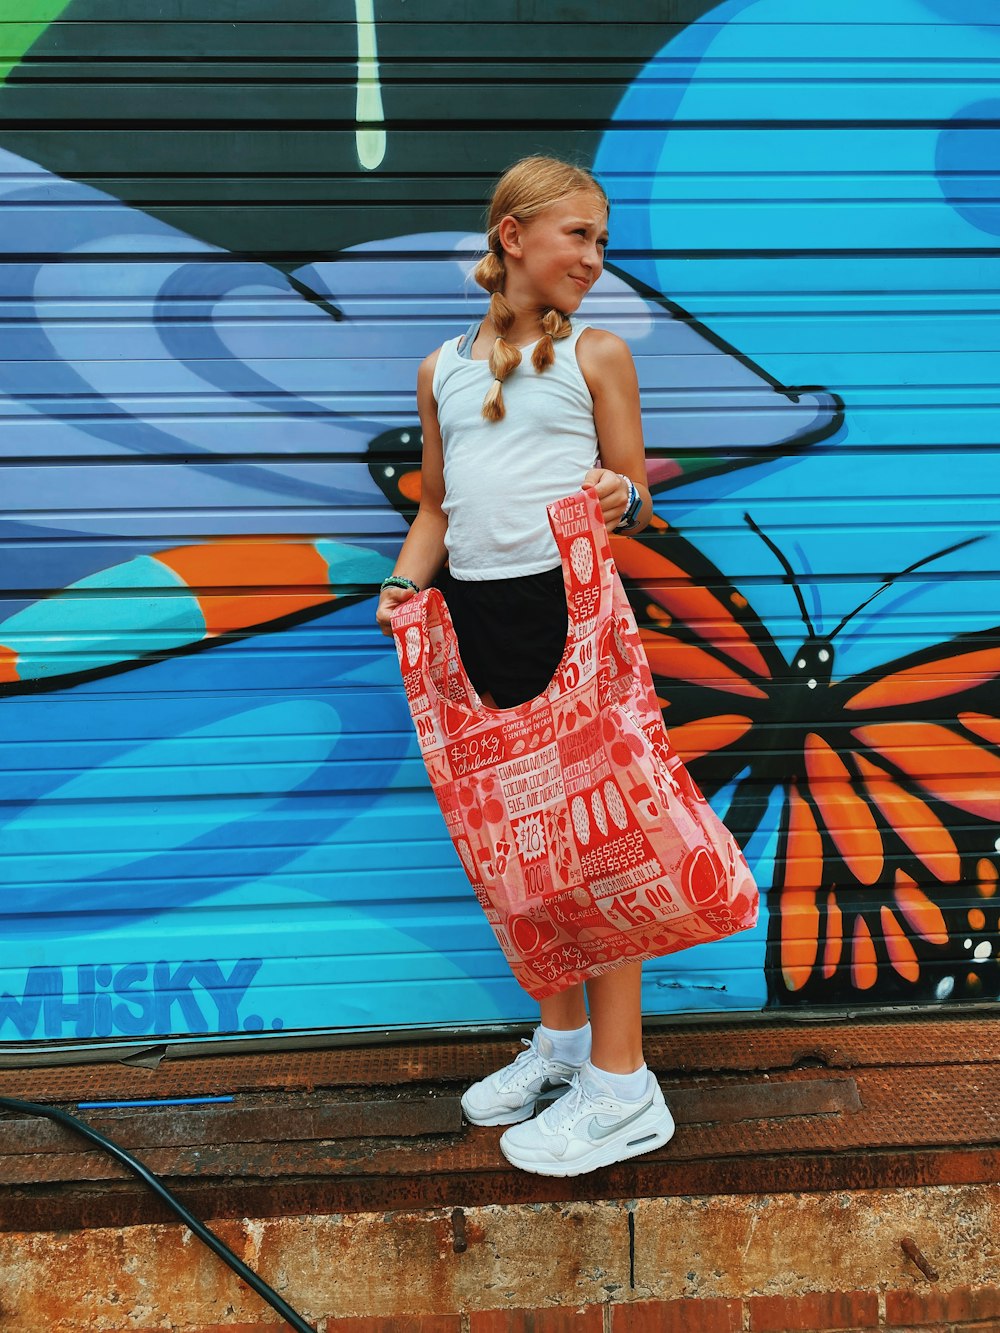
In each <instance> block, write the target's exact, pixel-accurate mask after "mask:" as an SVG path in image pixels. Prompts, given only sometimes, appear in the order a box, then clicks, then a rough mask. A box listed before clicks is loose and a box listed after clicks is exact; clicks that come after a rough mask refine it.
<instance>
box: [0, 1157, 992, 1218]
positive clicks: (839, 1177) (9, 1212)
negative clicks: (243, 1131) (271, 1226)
mask: <svg viewBox="0 0 1000 1333" xmlns="http://www.w3.org/2000/svg"><path fill="white" fill-rule="evenodd" d="M998 1179H1000V1149H979V1148H945V1149H927V1150H922V1151H919V1152H914V1151H904V1152H898V1151H885V1150H880V1151H872V1150H862V1151H857V1152H850V1153H805V1154H787V1153H783V1154H780V1155H775V1156H769V1157H746V1156H740V1157H733V1158H721V1159H717V1160H715V1161H710V1162H706V1161H682V1162H671V1161H669V1160H663V1161H660V1160H653V1159H645V1160H644V1159H642V1158H636V1159H634V1160H633V1161H631V1162H626V1163H622V1164H621V1165H619V1166H615V1167H608V1168H605V1169H604V1170H602V1171H595V1172H593V1173H591V1174H590V1175H587V1176H579V1177H575V1178H570V1179H566V1180H560V1179H553V1178H550V1177H546V1176H536V1175H531V1174H528V1173H526V1172H520V1171H514V1170H511V1169H503V1168H498V1169H497V1170H495V1171H477V1172H469V1173H456V1174H450V1175H448V1174H435V1175H433V1176H426V1175H422V1176H419V1177H415V1176H409V1177H407V1176H384V1177H377V1178H372V1177H371V1176H366V1177H364V1178H358V1177H329V1176H325V1177H323V1178H322V1179H318V1178H316V1179H310V1178H292V1179H288V1178H286V1179H283V1180H281V1181H270V1182H267V1181H252V1182H238V1181H228V1182H220V1181H219V1180H217V1179H213V1180H208V1181H191V1180H189V1179H187V1180H182V1181H173V1180H171V1181H168V1182H167V1183H168V1184H169V1186H170V1188H171V1190H172V1191H173V1192H174V1193H175V1194H176V1195H177V1197H178V1198H179V1199H180V1200H181V1202H182V1203H184V1205H185V1206H186V1207H188V1208H189V1209H190V1210H191V1211H192V1212H193V1213H195V1214H196V1215H198V1216H200V1217H203V1218H205V1219H209V1220H210V1219H221V1218H239V1217H250V1218H259V1217H261V1218H262V1217H288V1216H294V1215H304V1216H309V1215H317V1216H326V1215H329V1214H332V1213H359V1212H384V1211H414V1210H419V1211H424V1210H427V1209H444V1210H448V1211H449V1212H450V1211H451V1210H452V1209H455V1208H463V1209H465V1208H474V1207H479V1206H483V1205H487V1204H501V1205H505V1204H510V1205H516V1204H525V1203H567V1202H573V1201H578V1202H601V1201H605V1200H615V1199H635V1198H656V1197H682V1196H705V1195H723V1196H724V1195H734V1194H735V1195H742V1194H783V1193H815V1192H826V1191H830V1190H869V1189H902V1188H913V1187H915V1186H936V1185H988V1184H996V1182H997V1180H998ZM174 1220H175V1219H174V1218H173V1215H172V1214H171V1213H170V1212H169V1210H168V1209H167V1208H166V1207H165V1205H163V1204H162V1203H160V1201H159V1200H158V1199H157V1198H156V1197H155V1196H154V1195H152V1194H151V1193H149V1192H148V1191H147V1190H144V1189H142V1188H141V1187H139V1186H138V1185H135V1184H133V1183H131V1182H126V1181H123V1182H120V1183H118V1182H115V1183H114V1184H113V1185H112V1184H110V1183H108V1184H101V1185H99V1186H97V1187H95V1186H91V1185H87V1184H85V1183H81V1184H76V1185H61V1186H55V1187H45V1186H38V1187H24V1188H18V1189H8V1190H4V1191H3V1193H2V1194H0V1231H5V1232H15V1231H33V1232H38V1231H57V1230H58V1231H77V1230H82V1229H85V1228H92V1227H126V1226H139V1225H144V1224H149V1223H166V1222H171V1221H174Z"/></svg>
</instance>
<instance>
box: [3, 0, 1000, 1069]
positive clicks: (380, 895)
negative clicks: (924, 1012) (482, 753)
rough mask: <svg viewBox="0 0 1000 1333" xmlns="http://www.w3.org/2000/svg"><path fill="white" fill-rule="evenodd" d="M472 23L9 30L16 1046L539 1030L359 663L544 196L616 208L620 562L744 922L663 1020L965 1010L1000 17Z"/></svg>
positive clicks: (985, 867)
mask: <svg viewBox="0 0 1000 1333" xmlns="http://www.w3.org/2000/svg"><path fill="white" fill-rule="evenodd" d="M486 10H487V7H483V6H480V5H474V4H472V3H470V2H469V0H425V3H424V4H423V5H421V6H415V5H413V4H412V3H407V0H355V3H354V5H353V7H352V5H351V3H350V0H287V2H286V3H285V4H284V5H282V6H281V7H280V9H276V8H275V6H274V5H271V4H265V3H263V0H239V2H238V3H237V2H236V0H183V2H182V0H155V2H154V0H69V3H58V0H52V2H51V3H49V2H48V0H10V2H9V3H8V4H7V5H6V6H5V7H4V12H3V15H2V21H0V34H2V38H0V40H2V49H0V76H2V77H3V80H4V82H3V84H2V86H0V127H2V128H0V190H2V209H0V250H2V263H0V340H2V341H0V783H2V792H0V912H2V922H0V1043H3V1044H8V1045H9V1044H13V1043H19V1042H26V1041H36V1042H38V1041H44V1040H54V1039H55V1040H68V1039H94V1038H103V1037H110V1038H116V1037H117V1038H128V1039H132V1038H142V1037H144V1036H147V1035H151V1034H168V1033H169V1034H204V1033H215V1032H223V1033H253V1032H258V1033H259V1032H265V1033H271V1032H295V1031H300V1030H303V1029H331V1028H333V1029H358V1030H363V1029H366V1028H385V1027H394V1026H413V1025H416V1026H430V1025H434V1024H453V1023H481V1022H497V1021H504V1020H519V1019H524V1018H526V1017H529V1016H530V1015H531V1005H530V1002H529V1001H528V1000H527V998H526V997H525V996H524V995H523V994H522V993H521V992H520V991H519V990H518V988H517V987H516V985H515V984H514V982H513V981H512V980H511V978H510V976H509V974H508V973H507V970H506V965H505V964H504V962H503V959H502V957H501V955H500V953H499V951H498V950H497V948H496V946H495V944H494V942H493V937H492V934H491V932H490V930H489V927H488V926H487V924H486V922H485V920H484V919H483V918H482V917H481V914H480V912H479V908H478V906H477V904H476V902H475V900H474V899H473V897H472V895H471V893H470V891H469V889H468V885H467V882H466V880H465V877H464V874H463V872H462V870H461V868H460V867H459V865H458V864H457V862H456V861H455V859H454V856H453V853H452V851H451V846H450V843H449V840H448V838H447V836H446V834H445V831H444V827H443V824H442V822H441V817H440V815H439V813H438V810H437V806H436V804H435V802H434V800H433V797H432V795H431V792H430V790H429V788H428V785H427V782H426V778H425V775H424V771H423V767H422V764H421V761H420V759H419V756H418V752H417V748H416V745H415V742H414V738H413V736H412V733H411V727H410V722H409V717H408V713H407V710H406V705H405V700H404V697H403V693H402V690H401V687H400V684H399V679H398V668H397V664H396V658H395V654H394V651H393V648H392V646H391V644H390V643H389V642H388V641H387V640H385V639H384V638H382V636H381V635H380V634H379V633H378V632H377V631H376V628H375V625H374V620H373V614H374V604H375V596H374V594H375V590H376V588H377V585H378V582H379V581H380V579H381V578H382V576H383V575H384V574H385V573H386V572H388V570H389V569H390V568H391V564H392V561H393V558H394V553H395V551H396V550H397V549H398V546H399V543H400V541H401V539H402V536H403V534H404V533H405V531H406V525H407V522H408V520H409V519H410V518H411V517H412V514H413V511H414V501H415V496H416V494H417V487H418V484H419V478H418V467H419V449H420V438H419V426H418V423H417V416H416V408H415V392H414V389H415V375H416V367H417V365H418V363H419V361H420V360H421V358H422V357H423V356H424V355H425V354H426V353H427V352H428V351H430V350H431V349H432V348H434V347H435V346H437V345H438V344H439V343H440V342H441V341H442V340H443V339H445V338H447V337H450V336H453V335H454V334H456V333H458V332H460V331H462V330H463V329H464V328H466V327H467V326H468V324H469V323H470V322H471V321H472V320H473V319H474V318H476V317H477V315H478V314H479V312H480V311H481V310H482V308H483V304H484V302H483V299H482V294H481V293H478V289H476V288H475V287H474V286H473V285H471V284H470V282H469V277H468V275H469V272H470V270H471V267H472V266H473V263H474V261H475V258H476V255H477V252H478V248H479V243H480V237H479V228H480V226H481V217H482V202H483V200H484V198H485V196H486V194H487V192H488V189H489V185H490V181H491V180H492V179H493V178H495V176H496V175H497V174H498V173H499V172H500V171H501V170H502V169H503V168H504V167H505V166H506V165H508V164H509V162H511V161H512V160H514V159H515V158H516V157H518V156H521V155H523V154H524V153H526V152H531V151H548V152H555V153H558V154H560V155H564V156H566V155H569V156H572V157H574V158H575V159H577V160H579V161H581V162H584V163H586V164H588V165H592V166H593V167H594V168H595V170H596V171H597V173H598V174H599V176H600V177H601V180H602V181H603V183H604V184H605V186H606V188H607V190H608V193H609V195H610V196H611V199H612V215H611V233H612V239H611V247H610V251H609V263H608V268H607V271H606V273H605V275H604V277H603V278H602V279H601V281H600V283H599V285H598V287H597V288H596V289H595V291H594V292H593V293H592V294H591V296H590V297H588V303H587V305H586V306H585V308H584V310H583V311H582V314H583V316H584V317H585V318H586V319H588V321H590V322H593V323H597V324H602V325H605V326H607V327H609V328H612V329H614V330H615V331H616V332H618V333H620V334H621V336H623V337H624V338H626V339H627V340H628V342H629V343H630V345H631V347H632V349H633V352H634V353H635V357H636V363H637V366H638V368H639V377H640V384H641V389H642V396H643V407H644V420H645V431H646V441H647V449H648V458H649V473H650V479H651V482H652V484H653V489H654V496H655V506H656V515H657V517H656V520H655V522H654V524H653V526H652V527H651V528H650V529H649V530H648V531H647V532H645V533H643V534H642V536H641V537H640V538H638V539H625V538H615V539H614V545H615V553H616V557H617V559H618V562H619V567H620V569H621V572H622V574H623V577H624V580H625V582H626V586H627V588H628V591H629V594H630V597H631V598H632V600H633V603H634V605H635V608H636V611H637V613H638V615H639V619H640V623H641V624H642V625H643V627H644V631H645V636H646V641H647V647H648V651H649V656H650V661H651V665H652V667H653V670H654V674H655V676H656V680H657V687H658V690H659V692H660V697H661V699H662V703H663V708H664V716H665V719H666V721H667V725H668V726H669V727H670V729H671V732H672V735H673V738H674V741H675V744H676V745H677V747H678V749H679V751H680V752H681V754H682V755H683V756H684V757H685V758H686V760H687V761H688V763H689V765H690V768H691V771H692V773H693V775H694V776H695V778H696V779H697V781H698V782H699V783H700V784H701V785H702V786H703V788H704V790H705V791H706V793H707V794H709V795H710V797H711V799H712V801H713V804H714V805H715V807H716V809H717V810H718V811H719V813H720V814H721V815H722V816H723V817H724V818H725V819H726V820H727V822H728V823H729V825H730V827H732V828H733V830H734V831H735V832H736V833H737V834H738V836H739V839H740V842H741V843H742V845H743V846H744V847H745V849H746V853H747V856H748V859H749V860H750V862H751V865H752V866H753V868H754V869H755V872H756V874H757V878H758V880H759V882H760V884H761V886H762V888H763V889H765V890H766V893H765V901H764V905H763V910H762V912H761V919H760V924H759V926H758V928H757V929H756V931H755V932H752V933H748V934H746V935H743V936H740V937H737V938H735V939H732V940H729V941H727V942H726V943H725V944H722V945H717V946H705V947H702V948H699V949H694V950H691V951H688V952H686V953H683V954H676V955H673V956H671V957H670V958H667V959H664V960H662V961H661V962H658V963H656V964H652V965H649V966H648V967H647V969H646V990H645V1004H646V1008H647V1011H648V1012H649V1013H651V1014H658V1013H662V1014H666V1013H672V1012H692V1011H706V1010H742V1011H747V1010H750V1011H754V1010H757V1011H759V1010H762V1009H764V1008H767V1007H772V1008H773V1007H780V1006H795V1007H800V1006H833V1007H835V1008H839V1009H844V1008H848V1009H852V1010H853V1009H857V1008H860V1007H863V1006H882V1005H893V1004H908V1005H910V1004H920V1005H926V1006H929V1007H930V1006H938V1005H941V1004H944V1003H956V1002H960V1001H965V1002H984V1001H985V1002H990V1001H996V999H997V998H998V993H1000V974H998V965H997V950H998V944H1000V930H998V913H1000V902H998V899H997V895H996V888H997V880H998V873H1000V872H998V867H1000V840H998V834H1000V829H998V822H1000V685H998V675H1000V629H998V626H1000V541H998V523H997V515H998V512H1000V510H998V504H997V500H998V498H1000V496H998V492H1000V462H998V439H997V437H998V429H997V422H998V398H1000V386H998V380H1000V358H998V357H997V354H996V352H997V349H996V331H997V328H998V310H997V306H998V301H1000V298H998V295H997V293H998V291H1000V252H998V247H997V235H998V232H1000V152H998V148H1000V128H998V127H1000V99H998V97H997V91H996V90H997V72H998V69H1000V24H998V18H997V14H996V11H995V6H994V5H992V3H990V2H989V0H864V2H863V3H862V0H810V3H809V4H808V5H804V4H801V3H797V2H794V0H726V2H725V3H722V4H718V5H713V4H711V3H709V0H669V2H668V0H661V3H660V4H659V5H654V6H650V5H648V4H647V3H640V2H639V0H619V3H618V4H617V5H616V6H615V12H614V15H611V14H610V12H609V10H608V7H607V6H606V5H599V4H598V3H596V0H563V3H561V4H559V5H555V6H553V5H552V4H549V3H546V4H541V3H539V4H535V3H533V0H528V2H527V3H524V2H523V0H522V2H520V3H514V2H513V0H496V3H494V4H493V5H491V6H489V7H488V11H489V12H488V13H487V12H486ZM276 15H277V17H276ZM660 15H662V17H660Z"/></svg>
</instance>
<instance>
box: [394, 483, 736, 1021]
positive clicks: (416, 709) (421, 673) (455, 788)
mask: <svg viewBox="0 0 1000 1333" xmlns="http://www.w3.org/2000/svg"><path fill="white" fill-rule="evenodd" d="M548 516H549V523H550V525H551V527H552V531H553V533H554V535H555V538H556V542H557V544H558V547H559V554H560V556H561V558H562V565H563V578H564V581H565V585H566V602H567V608H568V612H569V628H568V633H567V638H566V648H565V652H564V653H563V657H562V659H561V661H560V663H559V666H558V668H557V669H556V672H555V675H554V676H553V678H552V680H551V682H550V683H549V685H548V686H547V688H546V689H545V690H544V692H543V693H542V694H540V695H538V696H537V697H536V698H534V699H529V700H528V701H527V702H525V703H522V704H518V705H517V707H515V708H501V709H497V708H488V707H486V706H485V705H484V704H483V703H482V701H481V700H480V698H479V696H478V695H477V694H476V692H475V690H474V688H473V686H472V683H471V681H470V680H469V678H468V676H467V675H466V673H465V668H464V667H463V665H462V660H461V657H460V655H459V650H458V641H457V639H456V636H455V631H454V628H453V626H452V622H451V617H450V615H449V613H448V607H447V605H446V603H445V600H444V597H443V596H442V594H441V593H440V592H439V591H438V589H436V588H428V589H426V590H425V591H424V592H422V593H419V594H418V595H417V596H415V597H412V598H410V599H409V601H407V602H404V603H403V605H402V606H401V607H400V608H399V610H398V611H396V613H395V614H394V616H393V618H392V629H393V634H394V636H395V640H396V649H397V652H398V654H399V661H400V666H401V669H402V673H403V683H404V685H405V688H406V696H407V700H408V702H409V706H410V712H411V714H412V717H413V722H414V726H415V727H416V731H417V739H418V741H419V744H420V749H421V752H422V754H423V757H424V761H425V763H426V765H427V774H428V777H429V778H430V782H431V786H432V787H433V789H434V794H435V795H436V797H437V799H438V803H439V805H440V806H441V811H442V813H443V815H444V818H445V823H446V825H447V828H448V832H449V834H450V835H451V838H452V840H453V842H454V844H455V848H456V850H457V852H458V855H459V858H460V859H461V862H462V865H463V866H464V868H465V872H466V874H467V875H468V877H469V882H470V883H471V885H472V887H473V889H474V890H475V893H476V897H477V898H478V899H479V902H480V904H481V905H482V907H483V910H484V911H485V913H486V916H487V918H488V920H489V922H490V924H491V926H492V927H493V930H494V931H495V933H496V937H497V940H498V941H499V943H500V947H501V949H502V950H503V952H504V954H505V955H506V958H507V960H508V962H509V963H510V966H511V968H512V970H513V972H514V975H515V977H516V978H517V980H518V981H519V982H520V984H521V985H522V986H523V987H524V989H525V990H526V991H528V992H529V993H530V994H531V995H533V996H535V997H536V998H538V999H541V998H542V997H544V996H546V995H552V994H554V993H555V992H557V991H560V990H562V989H564V988H565V987H567V986H571V985H574V984H575V983H576V982H579V981H583V980H585V979H586V978H587V977H592V976H596V975H598V974H599V973H602V972H607V971H610V970H611V969H612V968H614V967H617V966H620V965H621V964H623V963H627V962H637V961H639V960H641V959H645V958H655V957H659V956H661V955H663V954H667V953H672V952H674V951H675V950H677V949H685V948H688V947H689V946H690V945H693V944H703V943H705V942H707V941H709V940H717V939H720V938H721V937H723V936H725V935H731V934H733V933H735V932H736V931H740V930H746V929H748V928H749V927H751V926H753V925H754V924H755V923H756V920H757V907H758V894H757V887H756V885H755V883H754V880H753V877H752V875H751V874H750V870H749V868H748V866H747V863H746V861H745V860H744V858H743V854H742V852H741V851H740V849H739V846H738V845H737V843H736V841H735V839H734V838H733V836H732V834H731V833H730V832H729V830H728V829H727V828H726V827H725V825H724V824H723V823H722V821H721V820H720V819H719V818H718V817H717V816H716V815H715V813H714V812H713V810H712V809H711V807H710V806H709V804H708V802H707V801H706V800H705V798H704V796H702V794H701V792H700V791H699V790H698V788H697V787H696V786H695V784H694V782H693V781H692V780H691V777H690V775H689V774H688V772H687V770H686V769H685V767H684V765H683V764H682V763H681V761H680V759H679V758H678V757H677V755H676V754H675V753H674V751H673V749H672V748H671V745H670V741H669V739H668V736H667V732H666V730H665V728H664V726H663V718H662V716H661V713H660V709H659V706H658V704H657V700H656V694H655V691H654V689H653V681H652V677H651V675H650V671H649V666H648V663H647V661H646V656H645V653H644V651H643V648H642V643H641V641H640V639H639V633H638V630H637V628H636V623H635V618H634V616H633V614H632V608H631V606H630V605H629V601H628V598H627V597H626V595H625V590H624V589H623V587H622V584H621V580H620V579H619V577H618V573H617V571H616V569H615V566H614V562H613V560H612V557H611V547H610V543H609V541H608V534H607V529H606V528H605V526H604V522H603V520H602V518H601V510H600V502H599V501H598V499H597V496H596V494H595V493H594V491H592V490H586V491H581V492H580V493H579V494H576V495H571V496H568V497H567V498H566V499H564V500H559V501H557V502H556V503H555V504H551V505H549V506H548ZM510 630H511V634H512V635H513V634H516V633H517V626H516V625H511V627H510Z"/></svg>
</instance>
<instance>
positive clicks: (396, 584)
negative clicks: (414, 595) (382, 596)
mask: <svg viewBox="0 0 1000 1333" xmlns="http://www.w3.org/2000/svg"><path fill="white" fill-rule="evenodd" d="M386 588H402V589H403V591H404V592H419V591H420V589H419V588H418V587H417V585H416V584H415V583H414V582H413V580H412V579H404V578H403V576H402V574H390V575H389V577H388V578H385V579H383V580H382V582H381V584H380V585H379V592H385V590H386Z"/></svg>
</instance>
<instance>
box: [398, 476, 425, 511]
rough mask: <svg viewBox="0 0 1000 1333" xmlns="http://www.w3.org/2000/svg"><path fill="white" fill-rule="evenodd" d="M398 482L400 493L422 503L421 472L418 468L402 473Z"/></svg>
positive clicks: (417, 502) (416, 502)
mask: <svg viewBox="0 0 1000 1333" xmlns="http://www.w3.org/2000/svg"><path fill="white" fill-rule="evenodd" d="M398 484H399V493H400V495H402V496H403V497H404V498H405V499H407V500H412V501H413V503H414V504H419V503H420V472H419V471H418V470H417V469H416V468H414V469H413V470H412V471H410V472H404V473H402V474H401V476H400V477H399V483H398Z"/></svg>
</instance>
